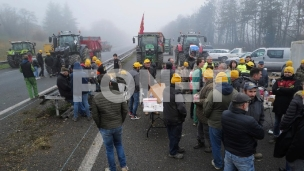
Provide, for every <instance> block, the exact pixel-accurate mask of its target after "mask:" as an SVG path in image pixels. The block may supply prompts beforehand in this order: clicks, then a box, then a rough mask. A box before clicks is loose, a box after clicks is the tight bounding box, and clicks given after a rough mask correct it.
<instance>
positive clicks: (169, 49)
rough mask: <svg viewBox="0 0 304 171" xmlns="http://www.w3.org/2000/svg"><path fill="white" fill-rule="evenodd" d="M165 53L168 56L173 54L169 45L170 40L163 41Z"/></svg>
mask: <svg viewBox="0 0 304 171" xmlns="http://www.w3.org/2000/svg"><path fill="white" fill-rule="evenodd" d="M165 53H169V55H172V54H173V46H172V44H171V39H166V40H165Z"/></svg>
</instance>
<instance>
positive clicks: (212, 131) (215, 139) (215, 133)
mask: <svg viewBox="0 0 304 171" xmlns="http://www.w3.org/2000/svg"><path fill="white" fill-rule="evenodd" d="M209 136H210V142H211V149H212V156H213V159H214V164H215V166H216V167H218V168H222V167H223V158H222V154H221V147H222V129H218V128H213V127H211V126H210V127H209Z"/></svg>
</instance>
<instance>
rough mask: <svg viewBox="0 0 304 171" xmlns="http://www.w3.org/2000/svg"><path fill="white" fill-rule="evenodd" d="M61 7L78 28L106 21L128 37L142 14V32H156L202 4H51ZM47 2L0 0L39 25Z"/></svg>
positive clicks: (159, 0) (112, 0)
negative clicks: (25, 12) (27, 12)
mask: <svg viewBox="0 0 304 171" xmlns="http://www.w3.org/2000/svg"><path fill="white" fill-rule="evenodd" d="M51 1H52V2H55V3H59V4H61V6H63V5H64V4H65V3H67V4H68V5H69V6H70V9H71V10H72V11H73V16H74V17H75V18H77V22H78V25H77V26H78V28H80V29H90V28H91V27H90V25H91V24H92V23H93V22H94V21H98V20H99V19H107V20H109V21H111V22H113V24H114V25H115V26H116V27H118V28H119V29H121V30H124V31H125V32H126V33H127V34H131V35H136V34H137V33H138V31H139V25H140V21H141V17H142V14H143V13H144V12H145V30H144V31H159V30H160V29H161V28H162V27H163V26H164V25H166V24H167V23H168V22H170V21H172V20H175V19H176V18H177V16H178V15H180V14H181V15H191V14H193V13H194V12H196V11H197V10H198V8H199V7H200V6H201V5H202V4H203V3H204V1H205V0H51ZM49 2H50V1H49V0H9V1H8V0H0V4H3V3H6V4H9V5H10V6H12V7H16V8H26V9H28V10H30V11H33V12H35V14H36V17H37V18H38V24H42V21H43V19H44V17H45V11H46V8H47V4H48V3H49Z"/></svg>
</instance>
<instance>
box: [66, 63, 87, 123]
mask: <svg viewBox="0 0 304 171" xmlns="http://www.w3.org/2000/svg"><path fill="white" fill-rule="evenodd" d="M87 78H88V75H87V74H86V73H85V72H83V70H82V67H81V66H80V63H79V62H75V63H74V67H73V73H72V74H71V80H70V81H71V89H72V91H73V102H74V116H73V118H72V120H73V121H74V122H77V120H78V109H79V106H81V105H84V107H85V113H86V116H87V120H88V121H90V120H91V119H92V117H91V114H90V106H89V102H88V94H89V91H88V90H89V87H88V82H89V81H88V79H87ZM73 80H75V85H74V81H73ZM76 80H81V82H76Z"/></svg>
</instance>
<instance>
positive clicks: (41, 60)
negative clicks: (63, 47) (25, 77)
mask: <svg viewBox="0 0 304 171" xmlns="http://www.w3.org/2000/svg"><path fill="white" fill-rule="evenodd" d="M37 61H38V63H39V65H40V66H41V67H43V58H42V54H41V53H38V54H37Z"/></svg>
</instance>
